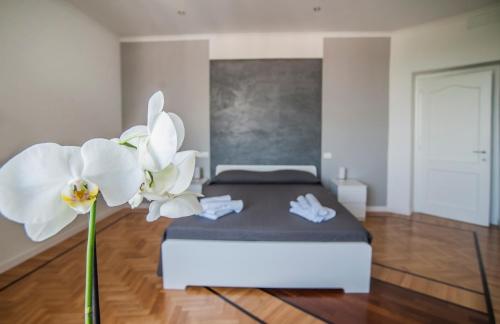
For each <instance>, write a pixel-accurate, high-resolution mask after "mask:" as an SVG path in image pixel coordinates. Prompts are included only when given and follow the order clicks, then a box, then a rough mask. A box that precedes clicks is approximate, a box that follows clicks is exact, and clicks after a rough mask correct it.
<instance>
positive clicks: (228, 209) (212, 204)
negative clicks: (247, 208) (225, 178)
mask: <svg viewBox="0 0 500 324" xmlns="http://www.w3.org/2000/svg"><path fill="white" fill-rule="evenodd" d="M200 203H201V207H202V208H203V212H202V213H200V214H199V216H201V217H205V218H208V219H211V220H216V219H218V218H220V217H222V216H225V215H227V214H230V213H232V212H237V213H239V212H241V211H242V210H243V201H242V200H231V196H229V195H224V196H217V197H209V198H203V199H200Z"/></svg>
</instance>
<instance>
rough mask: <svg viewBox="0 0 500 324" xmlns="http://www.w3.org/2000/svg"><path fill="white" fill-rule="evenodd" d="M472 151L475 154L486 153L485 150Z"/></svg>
mask: <svg viewBox="0 0 500 324" xmlns="http://www.w3.org/2000/svg"><path fill="white" fill-rule="evenodd" d="M472 153H477V154H486V153H487V152H486V151H472Z"/></svg>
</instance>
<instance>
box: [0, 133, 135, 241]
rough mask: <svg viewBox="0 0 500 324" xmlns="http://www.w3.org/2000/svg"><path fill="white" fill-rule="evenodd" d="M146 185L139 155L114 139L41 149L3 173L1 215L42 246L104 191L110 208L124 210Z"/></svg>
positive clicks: (18, 159)
mask: <svg viewBox="0 0 500 324" xmlns="http://www.w3.org/2000/svg"><path fill="white" fill-rule="evenodd" d="M142 182H143V175H142V168H141V167H140V165H139V163H138V161H137V158H136V157H135V155H134V154H132V153H131V152H130V151H129V150H128V149H126V148H125V147H123V146H121V145H118V144H117V143H115V142H112V141H110V140H106V139H93V140H90V141H88V142H86V143H85V144H83V146H82V147H81V148H79V147H74V146H61V145H58V144H54V143H45V144H37V145H33V146H31V147H29V148H27V149H26V150H24V151H22V152H21V153H19V154H18V155H16V156H14V157H13V158H12V159H11V160H10V161H8V162H7V163H6V164H5V165H4V166H3V167H2V168H1V169H0V213H2V214H3V215H4V216H5V217H7V218H8V219H10V220H12V221H14V222H18V223H22V224H24V227H25V230H26V233H27V234H28V236H29V237H30V238H31V239H32V240H34V241H42V240H45V239H47V238H49V237H51V236H53V235H55V234H56V233H58V232H59V231H60V230H61V229H63V228H64V227H65V226H67V225H68V224H70V223H71V222H72V221H73V220H74V219H75V218H76V217H77V215H78V214H86V213H88V212H89V210H90V208H91V206H92V204H93V203H94V202H95V200H96V198H97V195H98V193H99V192H101V193H102V195H103V198H104V200H105V201H106V203H107V204H108V206H118V205H121V204H124V203H126V202H127V201H128V200H129V199H130V198H131V197H132V196H133V195H134V194H135V193H136V192H137V188H139V186H140V185H141V183H142Z"/></svg>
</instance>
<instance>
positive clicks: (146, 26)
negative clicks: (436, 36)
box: [66, 0, 500, 36]
mask: <svg viewBox="0 0 500 324" xmlns="http://www.w3.org/2000/svg"><path fill="white" fill-rule="evenodd" d="M66 1H69V2H71V3H73V4H74V5H75V6H76V7H78V8H80V9H81V10H82V11H84V12H85V13H87V14H88V15H89V16H91V17H93V18H94V19H96V20H97V21H99V22H100V23H102V24H103V25H105V26H107V27H108V28H110V29H111V30H112V31H114V32H115V33H116V34H118V35H120V36H145V35H179V34H211V33H248V32H313V31H316V32H319V31H329V32H335V31H364V32H370V31H393V30H397V29H401V28H405V27H410V26H413V25H418V24H422V23H425V22H429V21H432V20H436V19H439V18H443V17H448V16H453V15H457V14H461V13H463V12H466V11H470V10H474V9H478V8H480V7H483V6H486V5H489V4H492V3H498V2H499V1H500V0H84V1H82V0H66ZM314 7H320V8H321V9H320V10H319V11H318V9H316V10H317V11H315V10H314V9H313V8H314ZM179 11H184V12H185V14H184V15H183V14H182V12H181V13H180V14H179Z"/></svg>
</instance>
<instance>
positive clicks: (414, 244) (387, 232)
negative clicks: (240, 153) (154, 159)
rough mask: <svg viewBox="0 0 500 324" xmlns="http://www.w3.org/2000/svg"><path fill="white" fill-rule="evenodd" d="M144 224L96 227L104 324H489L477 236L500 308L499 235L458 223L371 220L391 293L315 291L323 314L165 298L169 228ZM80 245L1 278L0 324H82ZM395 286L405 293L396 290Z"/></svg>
mask: <svg viewBox="0 0 500 324" xmlns="http://www.w3.org/2000/svg"><path fill="white" fill-rule="evenodd" d="M144 215H145V211H134V212H130V211H128V210H125V211H122V212H119V213H117V214H115V215H113V216H111V217H109V218H107V219H105V220H103V221H102V222H100V223H99V224H98V227H97V228H98V236H97V240H98V255H99V273H100V293H101V313H102V315H101V316H102V317H101V319H102V322H103V323H167V322H168V323H198V322H200V323H212V322H213V323H240V322H242V323H247V322H256V321H260V322H269V323H284V322H290V323H313V322H318V321H320V319H319V318H318V317H317V316H314V315H311V314H308V313H312V314H323V315H325V316H323V315H322V316H321V318H323V319H325V318H326V319H327V320H328V321H330V320H334V321H335V322H337V323H342V322H352V320H354V319H356V318H362V319H364V320H363V321H366V322H372V321H375V322H379V321H381V320H384V321H387V322H393V320H394V319H397V318H405V316H407V315H409V314H405V313H408V312H412V313H414V314H413V315H412V318H415V319H416V320H415V321H414V322H435V321H443V320H445V319H452V318H455V319H456V318H463V319H464V320H463V321H464V322H469V321H470V322H484V321H485V320H487V317H486V315H484V312H485V310H486V306H485V303H484V296H483V289H482V286H481V277H480V274H479V270H478V268H477V258H474V254H472V252H473V249H471V247H470V246H468V245H469V244H471V243H472V244H473V243H474V242H473V239H472V241H471V239H470V237H468V236H467V235H469V234H471V233H472V232H471V231H472V230H478V237H479V241H480V245H481V249H482V250H483V254H484V255H483V258H484V259H485V266H486V268H487V273H488V275H489V277H490V275H491V280H490V290H491V292H492V297H493V298H492V299H493V300H494V303H495V305H500V300H499V299H497V298H498V297H496V296H498V295H497V293H498V292H499V291H500V287H499V285H497V284H498V283H500V276H498V269H499V267H498V259H499V258H498V256H499V254H500V251H499V249H498V246H499V235H498V232H497V231H496V230H493V234H492V233H491V231H492V230H487V229H482V228H479V229H476V228H469V227H466V226H464V225H463V224H452V226H451V227H455V228H456V229H453V228H452V229H450V228H442V227H441V226H448V225H449V224H442V223H439V222H441V221H440V220H436V219H434V218H429V217H426V216H421V215H417V216H415V217H412V218H411V219H408V218H402V217H397V216H391V215H385V216H384V215H378V216H370V217H368V220H367V222H366V226H367V227H368V228H369V230H370V231H371V232H372V234H373V236H374V237H375V239H374V242H373V249H374V262H375V264H374V267H373V274H372V275H373V277H374V278H378V279H380V280H382V281H384V282H387V283H388V284H390V285H388V284H384V283H383V282H378V283H376V284H375V283H374V284H375V286H372V290H373V293H372V294H370V296H371V297H370V298H366V297H364V296H365V295H344V294H341V293H339V292H335V291H316V292H314V296H315V297H314V298H316V299H314V300H320V301H321V300H324V301H325V304H324V305H323V304H322V303H321V302H318V303H316V302H314V303H311V302H309V301H312V300H313V299H311V298H312V297H310V296H311V294H309V293H307V291H303V292H304V293H303V294H302V293H300V292H297V291H293V292H292V291H290V293H289V294H288V293H287V291H286V290H280V291H277V292H276V293H273V290H269V291H263V290H260V289H231V288H214V289H210V288H204V287H192V288H188V289H187V290H186V291H164V290H163V289H162V285H161V280H160V278H158V277H157V276H156V273H155V272H156V266H157V261H158V255H159V247H160V240H161V234H162V232H163V230H164V229H165V227H166V226H168V223H169V220H168V219H161V220H160V221H157V222H154V223H147V222H146V221H145V220H144ZM424 222H425V223H424ZM429 223H432V224H435V225H439V226H434V225H429ZM405 224H406V225H405ZM463 230H465V231H463ZM462 232H464V233H462ZM464 237H465V238H464ZM84 243H85V233H80V234H78V235H75V236H74V237H72V238H70V239H68V240H66V241H65V242H63V243H61V244H59V245H58V246H55V247H54V248H52V249H50V250H48V251H46V252H44V253H42V254H41V255H39V256H37V257H35V258H33V259H31V260H28V261H27V262H25V263H23V264H21V265H20V266H18V267H16V268H14V269H12V270H10V271H8V272H6V273H4V274H1V275H0V323H81V320H82V308H83V307H82V305H83V285H84V278H83V271H84V267H83V263H84V250H85V244H84ZM434 244H437V245H436V246H437V249H433V247H434ZM394 245H396V246H394ZM465 245H467V246H465ZM472 246H473V247H474V245H472ZM490 247H491V249H490ZM429 249H431V250H429ZM486 250H487V251H486ZM432 251H434V253H433V252H432ZM484 251H486V252H484ZM446 258H448V259H449V261H448V262H449V263H448V264H449V265H451V266H448V270H449V273H448V271H447V261H446ZM490 258H493V259H494V260H492V259H490ZM433 263H435V264H436V265H435V266H433ZM433 267H435V269H436V271H434V272H433V271H432V269H433ZM457 267H460V268H458V269H457ZM460 269H462V270H463V271H460ZM489 279H490V278H489ZM392 284H395V285H398V286H401V287H403V288H406V289H401V288H399V289H400V290H397V289H395V288H391V285H392ZM411 291H416V292H418V293H412V292H411ZM280 294H281V295H280ZM425 295H428V296H433V297H435V298H438V299H433V298H431V297H425ZM285 296H288V297H290V296H293V298H292V297H290V298H292V299H293V303H295V306H297V305H299V306H300V307H299V308H297V307H295V306H293V305H291V304H289V303H287V302H290V300H287V299H286V298H285ZM321 296H323V297H321ZM377 296H378V297H377ZM382 296H384V297H382ZM288 297H287V298H288ZM318 298H319V299H318ZM384 300H385V302H384ZM409 300H411V302H409V303H408V301H409ZM440 300H444V301H448V302H451V303H453V304H458V305H462V306H464V307H467V308H469V309H474V310H476V311H473V310H467V308H462V307H458V306H453V304H450V303H444V302H442V301H440ZM327 301H332V302H333V303H332V304H329V302H327ZM293 303H292V304H293ZM405 303H407V304H406V305H405ZM238 307H239V308H238ZM438 310H442V312H441V314H435V313H436V312H437V311H438ZM477 311H480V312H477ZM354 314H357V315H354ZM361 314H365V315H361ZM375 319H376V320H375ZM412 321H413V320H412Z"/></svg>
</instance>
